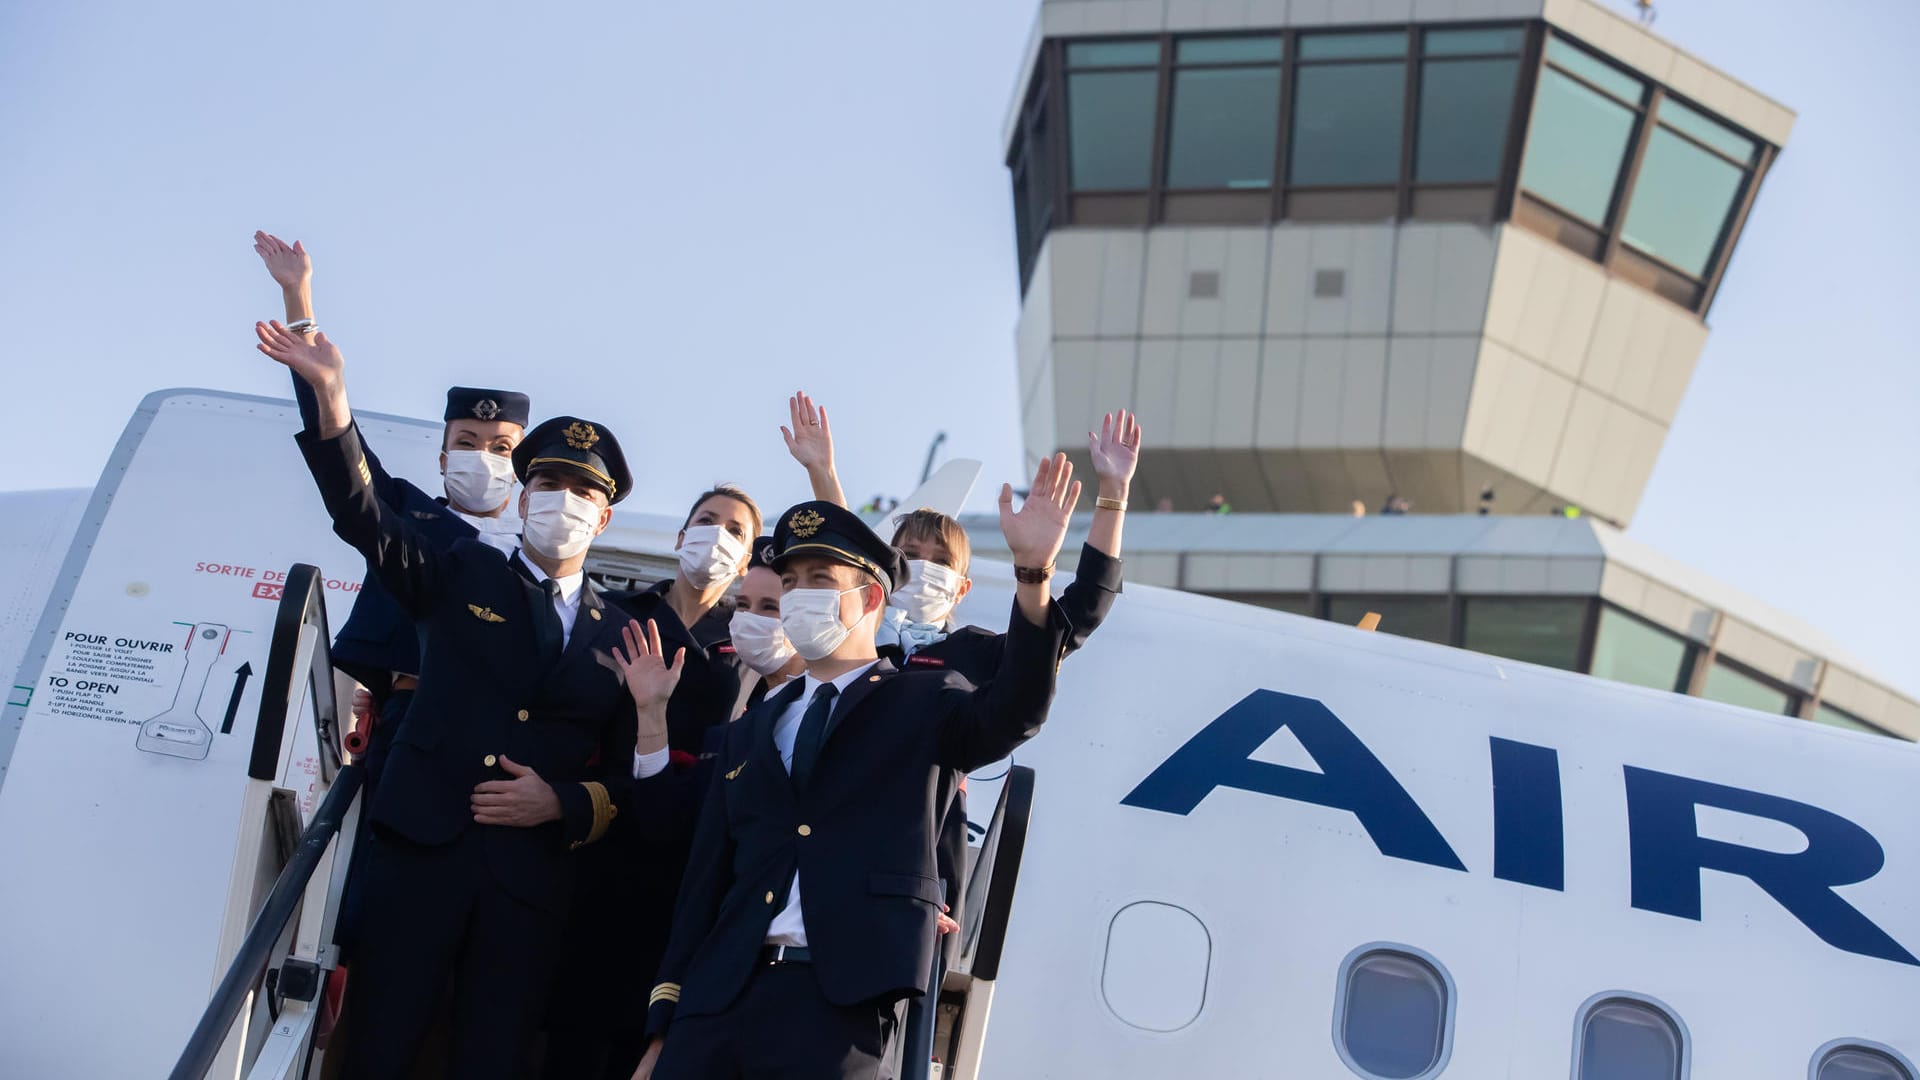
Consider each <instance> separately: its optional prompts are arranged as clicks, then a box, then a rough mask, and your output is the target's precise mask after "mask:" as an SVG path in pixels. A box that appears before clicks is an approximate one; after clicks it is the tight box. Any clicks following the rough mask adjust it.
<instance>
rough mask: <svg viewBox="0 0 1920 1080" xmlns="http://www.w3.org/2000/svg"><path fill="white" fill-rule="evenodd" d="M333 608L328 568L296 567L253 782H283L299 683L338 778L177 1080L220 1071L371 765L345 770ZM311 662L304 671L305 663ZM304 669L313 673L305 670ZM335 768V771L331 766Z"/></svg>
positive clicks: (269, 680) (276, 642) (219, 991)
mask: <svg viewBox="0 0 1920 1080" xmlns="http://www.w3.org/2000/svg"><path fill="white" fill-rule="evenodd" d="M331 640H332V638H331V636H330V635H329V634H328V632H327V610H326V602H325V593H324V592H323V585H322V578H321V575H320V571H319V569H318V568H316V567H313V566H309V565H307V564H305V563H296V564H295V565H294V567H293V569H292V570H290V571H288V572H287V581H286V585H285V588H284V589H283V591H282V592H281V596H280V607H279V610H278V612H277V613H276V614H275V616H274V624H273V644H272V647H271V651H270V652H269V653H268V654H267V671H266V676H265V678H264V679H262V681H261V686H260V719H259V723H258V725H257V726H256V727H255V729H254V737H253V753H252V757H251V760H250V762H249V765H248V769H247V774H248V775H249V776H251V777H253V778H254V779H256V780H265V781H269V782H271V781H273V780H276V779H278V776H279V764H280V754H281V745H282V740H283V738H284V736H285V734H286V725H287V723H288V722H289V717H290V716H291V715H294V714H295V713H296V706H297V705H298V704H299V703H300V701H301V700H302V698H301V696H300V695H299V694H298V693H296V690H295V687H296V686H297V683H296V682H295V680H296V679H299V678H303V677H304V678H305V679H306V680H307V683H308V685H307V687H306V695H305V700H306V701H310V702H311V703H312V705H313V713H314V725H315V727H316V729H317V734H318V735H319V740H320V760H321V778H322V782H323V783H325V782H326V781H328V780H331V786H330V787H329V788H328V789H327V793H326V797H325V798H323V799H321V801H320V806H319V809H317V810H315V811H314V814H313V820H312V821H311V823H309V824H308V825H307V828H306V831H305V832H303V833H302V834H301V836H300V842H299V844H298V845H297V846H296V847H295V848H294V850H293V854H292V857H291V858H290V859H288V861H287V864H286V866H285V867H284V868H283V869H282V870H281V871H280V875H279V877H278V878H276V879H275V880H274V883H273V888H272V890H270V891H269V892H268V893H267V897H266V900H265V901H264V902H263V903H262V904H261V906H260V913H259V914H258V915H257V916H255V917H254V920H253V925H252V926H251V927H249V928H248V930H247V936H246V937H245V938H244V939H242V940H241V942H240V946H239V948H238V949H237V950H235V952H234V956H233V962H232V963H231V964H230V965H228V967H227V972H226V974H225V975H224V976H222V977H221V979H220V984H219V986H217V987H216V988H215V989H214V992H213V996H212V998H211V999H210V1000H209V1001H208V1002H207V1007H206V1010H205V1011H204V1012H202V1013H201V1014H200V1022H199V1023H197V1024H195V1025H194V1029H193V1035H192V1036H191V1037H190V1038H189V1039H188V1040H187V1045H186V1049H184V1050H183V1051H181V1054H180V1059H179V1061H178V1062H177V1063H176V1064H175V1065H174V1067H173V1071H172V1072H171V1073H169V1074H168V1076H169V1077H170V1078H171V1080H205V1077H206V1075H207V1070H209V1069H211V1068H212V1067H213V1066H214V1063H215V1061H216V1060H217V1059H218V1058H219V1056H220V1052H221V1049H222V1047H223V1046H224V1045H225V1044H226V1041H227V1035H228V1033H229V1032H230V1031H231V1030H232V1029H233V1024H234V1021H235V1020H237V1019H239V1017H240V1014H241V1012H242V1011H243V1010H245V1009H247V1008H248V1005H249V996H250V995H251V994H252V993H253V992H254V990H255V989H256V988H258V987H259V986H260V985H261V979H262V977H263V976H264V975H265V974H266V971H267V968H268V966H269V965H270V964H271V963H272V962H273V959H274V956H273V953H274V950H275V949H276V948H278V947H279V945H280V942H281V939H282V936H283V935H284V933H285V931H286V928H287V925H288V924H289V923H290V922H292V920H293V919H294V917H295V915H296V914H297V913H298V912H299V910H300V904H301V901H302V900H303V899H304V897H305V894H306V891H307V883H308V881H309V880H310V879H311V878H312V877H313V874H314V871H315V869H316V868H318V867H319V866H320V864H321V860H322V858H323V857H324V856H325V855H326V853H327V849H328V847H329V845H331V844H332V843H333V840H334V837H335V834H337V833H338V832H339V831H340V825H341V822H342V821H343V820H345V819H346V817H347V814H348V812H349V810H350V809H351V808H352V806H353V800H354V799H355V798H356V797H357V796H358V795H359V794H360V787H361V784H362V783H363V780H364V776H363V766H360V765H357V764H355V765H341V764H340V757H339V736H338V731H339V727H338V723H337V721H336V716H337V713H336V711H335V700H334V693H333V667H332V659H331V657H330V656H329V652H328V644H329V642H330V641H331ZM303 659H304V660H305V663H304V664H303V663H302V660H303ZM303 669H304V670H303ZM329 766H331V767H329Z"/></svg>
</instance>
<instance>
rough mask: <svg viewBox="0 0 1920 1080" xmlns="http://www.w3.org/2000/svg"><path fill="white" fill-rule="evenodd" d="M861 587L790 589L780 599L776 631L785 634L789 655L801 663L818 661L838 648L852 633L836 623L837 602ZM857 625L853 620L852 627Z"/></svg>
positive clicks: (837, 614)
mask: <svg viewBox="0 0 1920 1080" xmlns="http://www.w3.org/2000/svg"><path fill="white" fill-rule="evenodd" d="M865 587H866V586H864V585H861V586H855V587H854V588H851V589H794V590H792V591H791V592H788V593H787V594H786V595H784V596H782V597H780V629H781V630H783V631H785V632H786V635H787V641H788V642H790V643H791V644H792V645H793V651H794V652H797V653H799V654H800V655H801V656H802V657H804V658H805V659H808V660H818V659H820V658H821V657H824V656H826V655H828V654H829V653H832V652H833V650H835V649H837V648H839V647H840V643H841V642H843V641H845V640H847V635H848V634H851V633H853V627H852V626H848V625H846V624H845V623H842V622H841V621H840V598H841V597H843V596H845V595H847V594H848V593H850V592H859V591H860V590H861V589H863V588H865ZM865 617H866V616H864V615H863V616H861V618H865ZM858 625H859V621H858V620H856V621H855V622H854V626H858Z"/></svg>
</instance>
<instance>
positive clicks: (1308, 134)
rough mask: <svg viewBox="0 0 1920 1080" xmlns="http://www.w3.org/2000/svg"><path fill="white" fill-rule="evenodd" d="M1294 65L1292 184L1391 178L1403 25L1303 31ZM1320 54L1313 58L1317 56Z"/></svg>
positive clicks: (1401, 96) (1401, 107)
mask: <svg viewBox="0 0 1920 1080" xmlns="http://www.w3.org/2000/svg"><path fill="white" fill-rule="evenodd" d="M1299 53H1300V60H1299V63H1298V65H1296V68H1295V71H1294V100H1293V146H1292V165H1291V167H1290V170H1289V172H1288V176H1287V179H1288V182H1289V183H1291V184H1296V185H1315V186H1354V185H1376V184H1393V183H1395V182H1397V181H1398V179H1399V177H1400V143H1401V122H1402V119H1403V113H1404V111H1405V108H1406V78H1407V59H1406V56H1407V35H1406V34H1405V33H1403V32H1398V31H1394V32H1388V33H1371V32H1370V33H1364V34H1305V35H1302V36H1301V37H1300V39H1299ZM1316 61H1318V62H1316Z"/></svg>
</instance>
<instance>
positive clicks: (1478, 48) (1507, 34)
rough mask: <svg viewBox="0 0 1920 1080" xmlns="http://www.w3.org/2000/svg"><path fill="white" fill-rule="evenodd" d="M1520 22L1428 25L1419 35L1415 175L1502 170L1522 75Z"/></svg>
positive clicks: (1452, 177) (1461, 175)
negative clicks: (1478, 26)
mask: <svg viewBox="0 0 1920 1080" xmlns="http://www.w3.org/2000/svg"><path fill="white" fill-rule="evenodd" d="M1525 42H1526V34H1525V33H1524V32H1523V31H1521V30H1520V29H1518V28H1517V27H1516V28H1511V29H1504V30H1429V31H1427V32H1426V34H1425V36H1424V37H1423V38H1422V42H1421V61H1420V125H1419V129H1418V132H1417V134H1416V135H1415V142H1414V155H1413V178H1414V179H1415V180H1416V181H1428V182H1435V181H1437V182H1443V183H1463V182H1468V181H1484V182H1486V183H1488V184H1491V183H1493V182H1494V181H1497V180H1498V179H1499V178H1500V165H1501V162H1502V161H1503V160H1504V159H1505V157H1506V149H1507V126H1508V124H1507V121H1508V118H1509V116H1510V114H1511V113H1512V111H1513V91H1514V86H1515V84H1516V83H1518V81H1519V78H1520V48H1521V46H1522V45H1523V44H1525Z"/></svg>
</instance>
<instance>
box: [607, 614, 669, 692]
mask: <svg viewBox="0 0 1920 1080" xmlns="http://www.w3.org/2000/svg"><path fill="white" fill-rule="evenodd" d="M620 637H621V639H622V640H624V641H625V642H626V643H627V647H626V648H625V649H622V648H621V647H620V646H618V645H615V646H614V647H613V660H614V663H616V664H619V665H620V673H621V674H622V675H624V676H626V683H627V693H629V694H632V695H633V703H634V705H635V706H637V707H639V708H641V709H643V710H644V709H655V708H658V707H660V706H663V705H665V704H666V703H667V699H668V698H670V697H672V696H673V688H674V687H676V686H678V685H680V672H681V671H682V670H683V669H684V668H685V667H686V660H687V650H685V649H676V650H674V653H673V662H672V663H671V664H669V663H668V662H667V650H666V648H665V647H664V646H662V645H661V644H660V628H659V627H658V626H656V625H655V624H654V621H653V620H652V619H648V620H647V625H646V628H645V629H644V630H642V629H641V626H640V620H638V619H629V620H628V621H627V625H625V626H623V627H621V628H620Z"/></svg>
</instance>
